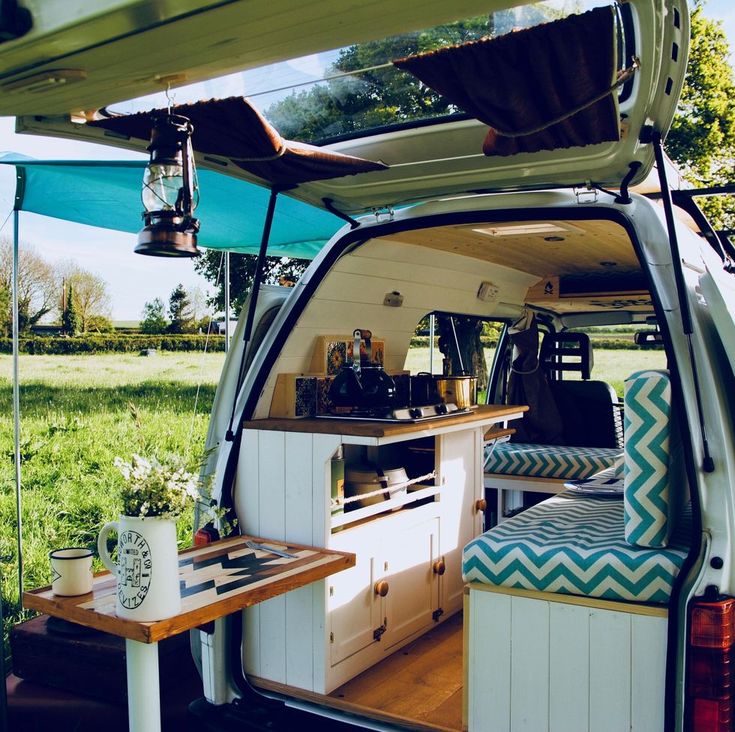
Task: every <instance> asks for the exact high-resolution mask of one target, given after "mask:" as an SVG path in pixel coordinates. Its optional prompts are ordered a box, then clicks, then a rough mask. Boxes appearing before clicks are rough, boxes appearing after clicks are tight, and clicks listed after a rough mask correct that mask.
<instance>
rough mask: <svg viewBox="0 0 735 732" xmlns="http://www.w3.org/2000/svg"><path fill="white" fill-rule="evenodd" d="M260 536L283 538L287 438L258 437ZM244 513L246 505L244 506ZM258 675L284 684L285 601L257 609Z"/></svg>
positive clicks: (273, 601)
mask: <svg viewBox="0 0 735 732" xmlns="http://www.w3.org/2000/svg"><path fill="white" fill-rule="evenodd" d="M258 465H259V472H258V493H259V505H260V517H259V518H260V521H259V524H260V533H261V534H263V535H265V536H273V537H275V538H278V539H281V540H283V539H284V538H285V536H286V435H285V434H284V433H283V432H271V433H270V434H268V435H265V434H263V435H261V436H260V441H259V454H258ZM245 512H246V513H247V506H246V507H245ZM260 673H261V674H262V675H263V676H265V677H266V678H268V679H273V680H274V681H280V682H282V683H285V681H286V598H285V597H274V598H273V599H271V600H268V601H267V602H264V603H262V604H261V606H260Z"/></svg>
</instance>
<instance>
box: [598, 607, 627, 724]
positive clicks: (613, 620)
mask: <svg viewBox="0 0 735 732" xmlns="http://www.w3.org/2000/svg"><path fill="white" fill-rule="evenodd" d="M630 629H631V616H630V615H629V614H628V613H620V612H611V611H609V610H597V609H594V608H593V609H591V610H590V732H621V731H622V730H629V729H630V697H631V691H630V684H631V668H630V662H631V654H630V641H631V632H630Z"/></svg>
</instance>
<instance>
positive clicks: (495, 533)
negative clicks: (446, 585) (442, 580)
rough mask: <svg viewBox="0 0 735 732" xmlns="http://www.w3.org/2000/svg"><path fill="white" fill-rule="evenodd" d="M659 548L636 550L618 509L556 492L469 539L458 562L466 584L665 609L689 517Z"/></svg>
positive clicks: (605, 501) (618, 505)
mask: <svg viewBox="0 0 735 732" xmlns="http://www.w3.org/2000/svg"><path fill="white" fill-rule="evenodd" d="M689 509H690V507H689V506H688V507H687V511H686V513H685V514H684V515H683V516H682V517H681V518H680V520H679V522H678V526H677V528H676V530H675V532H674V533H673V535H672V537H671V544H670V546H669V547H667V548H665V549H644V548H642V547H634V546H631V545H630V544H628V543H627V542H626V541H625V538H624V533H623V521H624V519H623V503H622V501H616V500H610V499H609V498H593V497H590V496H578V495H571V494H569V493H560V494H559V495H557V496H554V497H553V498H549V499H548V500H546V501H543V502H542V503H539V504H538V505H536V506H534V507H532V508H529V509H527V510H526V511H524V512H523V513H520V514H518V515H516V516H514V517H513V518H510V519H507V520H505V521H503V522H502V523H500V524H498V525H497V526H495V527H493V528H492V529H490V530H489V531H486V532H485V533H484V534H482V535H481V536H478V537H477V538H476V539H473V540H472V541H471V542H470V543H469V544H468V545H467V546H466V547H465V548H464V552H463V555H462V572H463V575H464V579H465V581H466V582H482V583H485V584H490V585H498V586H503V587H517V588H523V589H527V590H538V591H542V592H558V593H564V594H571V595H584V596H585V597H600V598H604V599H608V600H624V601H634V602H652V603H666V602H668V600H669V598H670V596H671V591H672V587H673V583H674V580H675V578H676V576H677V574H678V573H679V570H680V569H681V566H682V564H683V562H684V559H685V557H686V555H687V552H688V544H687V537H688V536H689V531H690V524H691V513H690V510H689Z"/></svg>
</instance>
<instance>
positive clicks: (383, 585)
mask: <svg viewBox="0 0 735 732" xmlns="http://www.w3.org/2000/svg"><path fill="white" fill-rule="evenodd" d="M389 589H390V587H389V586H388V582H387V581H386V580H380V582H376V583H375V594H376V595H380V596H381V597H385V596H386V595H387V594H388V590H389Z"/></svg>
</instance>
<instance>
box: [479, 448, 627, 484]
mask: <svg viewBox="0 0 735 732" xmlns="http://www.w3.org/2000/svg"><path fill="white" fill-rule="evenodd" d="M622 456H623V451H622V450H619V449H618V448H614V447H612V448H608V447H571V446H567V445H536V444H531V443H520V442H504V443H502V444H499V445H496V446H495V447H494V448H493V449H492V452H491V453H490V454H489V455H488V456H487V460H486V462H485V468H484V471H485V475H486V477H487V476H488V475H489V474H495V475H515V476H527V477H530V478H558V479H561V480H582V479H584V478H589V477H591V476H592V475H594V474H595V473H598V472H599V471H601V470H604V469H605V468H610V467H612V466H613V465H614V464H615V462H616V461H617V460H619V459H620V458H622Z"/></svg>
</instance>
